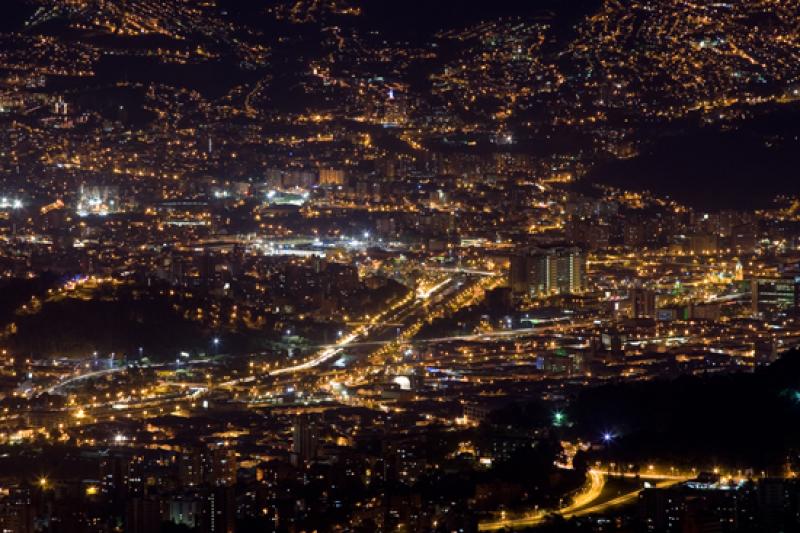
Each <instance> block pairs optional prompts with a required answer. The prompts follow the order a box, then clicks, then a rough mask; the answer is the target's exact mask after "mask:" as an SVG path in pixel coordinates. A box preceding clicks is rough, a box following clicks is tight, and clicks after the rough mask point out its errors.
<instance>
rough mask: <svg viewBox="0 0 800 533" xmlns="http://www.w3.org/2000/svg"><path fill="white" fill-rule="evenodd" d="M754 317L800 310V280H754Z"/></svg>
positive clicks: (751, 288) (752, 286)
mask: <svg viewBox="0 0 800 533" xmlns="http://www.w3.org/2000/svg"><path fill="white" fill-rule="evenodd" d="M750 292H751V298H752V299H751V303H752V312H753V315H759V314H761V313H764V312H769V311H777V310H785V309H798V308H800V278H798V277H785V278H754V279H752V280H751V281H750Z"/></svg>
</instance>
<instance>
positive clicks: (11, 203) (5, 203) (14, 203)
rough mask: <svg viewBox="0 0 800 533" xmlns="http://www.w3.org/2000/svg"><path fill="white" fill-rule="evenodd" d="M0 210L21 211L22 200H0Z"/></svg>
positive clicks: (3, 198) (5, 198)
mask: <svg viewBox="0 0 800 533" xmlns="http://www.w3.org/2000/svg"><path fill="white" fill-rule="evenodd" d="M0 209H22V200H19V199H17V198H7V197H5V196H3V197H2V198H0Z"/></svg>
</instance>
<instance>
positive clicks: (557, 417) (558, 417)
mask: <svg viewBox="0 0 800 533" xmlns="http://www.w3.org/2000/svg"><path fill="white" fill-rule="evenodd" d="M563 423H564V413H562V412H561V411H556V412H555V413H553V424H554V425H556V426H560V425H561V424H563Z"/></svg>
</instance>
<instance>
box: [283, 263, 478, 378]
mask: <svg viewBox="0 0 800 533" xmlns="http://www.w3.org/2000/svg"><path fill="white" fill-rule="evenodd" d="M462 284H463V279H462V278H461V277H458V276H454V277H450V278H447V279H446V280H444V281H443V282H441V283H439V284H437V285H436V286H435V287H433V288H432V289H430V290H427V291H425V292H424V293H422V294H419V295H416V297H415V298H414V299H410V300H404V301H402V302H400V303H398V304H395V305H394V306H392V307H390V308H389V309H387V310H386V311H384V312H383V313H381V314H380V315H379V316H376V317H373V318H372V320H371V321H370V322H369V323H367V324H364V325H362V326H359V327H358V328H356V329H355V330H354V331H352V332H351V333H349V334H348V335H346V336H344V337H343V338H342V339H340V340H339V341H338V342H337V343H336V344H334V345H332V346H329V347H327V348H324V349H323V350H322V351H320V352H318V353H317V354H316V355H314V357H312V358H311V359H309V360H307V361H304V362H302V363H299V364H295V365H289V366H286V367H283V368H278V369H275V370H272V371H271V372H270V373H269V375H271V376H279V375H282V374H295V373H298V372H303V371H305V370H310V369H312V368H315V367H317V366H319V365H321V364H324V363H327V362H328V361H331V360H332V359H334V358H335V357H338V356H339V355H340V354H341V353H342V352H343V351H344V350H345V348H348V347H351V346H353V345H356V344H358V341H359V340H366V339H368V338H369V337H370V336H371V335H374V334H375V333H380V332H381V331H382V330H385V329H386V325H387V324H395V323H402V322H404V321H405V320H407V319H408V318H409V317H411V316H413V315H414V314H415V313H417V312H419V311H420V310H422V309H424V308H425V306H427V305H430V303H431V301H434V300H435V298H434V297H445V296H447V295H449V294H451V293H452V292H453V291H454V290H455V289H457V288H458V287H460V286H461V285H462Z"/></svg>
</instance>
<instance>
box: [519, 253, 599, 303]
mask: <svg viewBox="0 0 800 533" xmlns="http://www.w3.org/2000/svg"><path fill="white" fill-rule="evenodd" d="M509 281H510V285H511V291H512V293H513V294H514V295H515V296H517V297H522V296H529V297H537V296H546V295H550V294H576V293H581V292H583V291H585V290H586V287H587V282H586V254H585V253H584V252H583V251H582V250H581V249H580V248H577V247H552V248H529V249H526V250H524V251H522V252H521V253H518V254H517V255H515V256H514V257H512V258H511V270H510V280H509Z"/></svg>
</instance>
